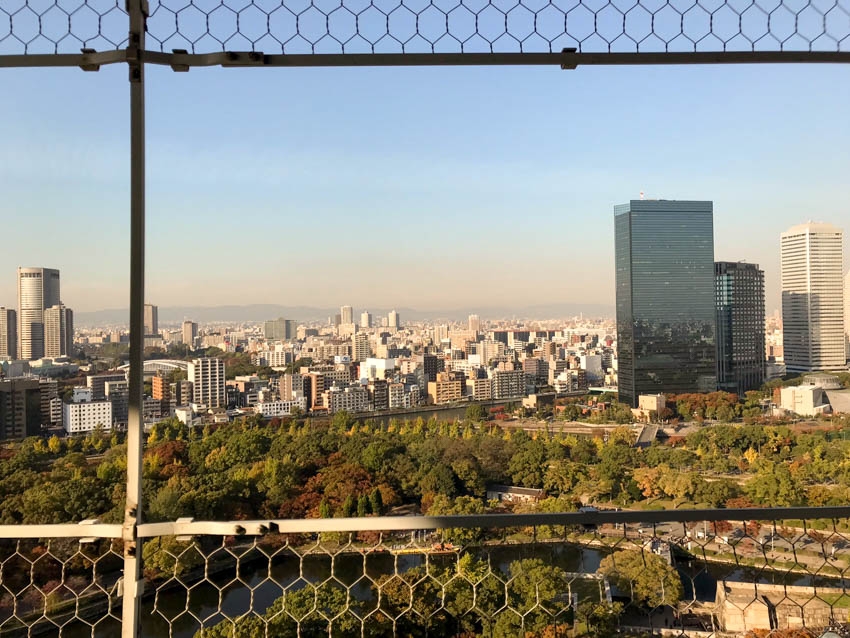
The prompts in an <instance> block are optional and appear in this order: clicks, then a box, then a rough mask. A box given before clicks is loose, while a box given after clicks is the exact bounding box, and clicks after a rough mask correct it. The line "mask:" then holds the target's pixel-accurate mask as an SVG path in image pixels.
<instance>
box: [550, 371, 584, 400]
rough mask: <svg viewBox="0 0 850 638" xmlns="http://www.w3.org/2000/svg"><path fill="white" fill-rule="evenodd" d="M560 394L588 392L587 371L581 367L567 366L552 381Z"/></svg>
mask: <svg viewBox="0 0 850 638" xmlns="http://www.w3.org/2000/svg"><path fill="white" fill-rule="evenodd" d="M552 387H553V388H555V392H556V393H558V394H570V393H576V392H587V373H586V372H585V371H584V370H582V369H581V368H566V369H564V370H562V371H561V372H559V373H558V376H557V377H555V379H554V381H553V382H552Z"/></svg>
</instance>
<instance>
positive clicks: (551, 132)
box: [0, 66, 850, 314]
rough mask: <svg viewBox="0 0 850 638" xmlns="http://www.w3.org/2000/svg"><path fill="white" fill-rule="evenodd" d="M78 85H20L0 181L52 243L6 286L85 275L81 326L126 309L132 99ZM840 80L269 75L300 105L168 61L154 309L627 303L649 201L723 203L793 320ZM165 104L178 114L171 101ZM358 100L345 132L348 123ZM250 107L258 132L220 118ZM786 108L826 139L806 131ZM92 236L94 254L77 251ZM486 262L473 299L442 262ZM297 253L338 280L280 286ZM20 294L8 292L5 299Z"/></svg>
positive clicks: (753, 74)
mask: <svg viewBox="0 0 850 638" xmlns="http://www.w3.org/2000/svg"><path fill="white" fill-rule="evenodd" d="M75 73H76V70H74V71H67V70H65V71H63V70H52V71H46V70H45V71H38V72H35V73H30V72H28V71H27V72H18V71H10V72H9V73H8V74H7V76H6V77H7V81H8V82H9V90H10V91H16V95H19V96H20V99H19V100H16V103H15V104H14V105H13V104H11V103H5V104H3V105H0V114H2V115H3V116H4V117H6V119H7V120H8V121H15V122H16V126H15V127H14V128H13V129H12V130H10V131H9V132H8V133H9V135H8V139H7V144H5V145H4V148H3V150H0V153H2V154H3V155H2V156H3V157H4V159H6V160H8V161H6V162H4V165H6V166H8V167H9V170H8V171H5V172H4V174H3V175H2V176H0V188H2V189H3V192H4V194H5V197H6V200H5V202H4V205H5V206H7V207H8V208H9V210H13V211H16V212H17V214H18V215H20V216H21V218H22V219H30V220H33V221H34V222H37V223H38V224H40V225H48V226H49V227H51V228H52V229H53V231H54V232H51V233H49V234H44V235H43V236H42V237H41V238H40V240H39V241H40V244H39V246H38V249H39V251H40V255H41V256H40V257H38V258H35V257H34V256H33V253H32V251H33V248H34V247H35V246H34V244H33V243H32V242H33V240H32V233H31V229H30V228H29V227H28V225H27V224H20V225H17V226H15V227H13V228H10V229H8V242H7V245H8V249H7V250H5V251H4V254H3V255H2V256H0V272H9V270H10V269H13V268H15V267H17V266H18V265H20V264H27V263H30V262H32V261H34V260H35V261H37V262H45V263H52V264H56V265H59V266H60V267H61V268H62V269H63V272H64V273H65V278H66V281H67V282H68V284H67V285H66V286H65V289H64V292H65V295H64V296H65V301H66V302H67V303H68V304H69V305H71V306H72V307H74V308H75V309H76V310H77V311H78V312H80V311H82V312H86V311H92V310H100V309H105V308H125V307H126V306H127V299H128V296H129V292H128V281H129V275H128V259H127V252H126V250H127V241H128V219H127V215H126V214H124V213H125V212H126V197H125V194H126V188H127V167H126V148H124V146H123V145H124V144H125V141H124V138H123V137H122V135H120V134H119V133H121V132H123V131H124V130H125V129H126V127H127V122H126V117H125V110H124V99H125V95H124V92H123V91H122V90H119V86H120V85H118V84H116V83H115V82H114V79H115V78H114V77H113V76H112V75H111V74H113V73H116V74H117V73H118V69H114V68H113V69H109V68H104V69H102V70H101V72H100V73H98V74H91V75H87V76H86V77H85V82H86V85H85V87H86V88H85V90H84V91H82V92H80V93H81V99H80V100H79V101H73V102H70V103H67V104H66V106H65V109H64V110H63V112H62V113H60V114H56V113H54V112H53V111H54V109H52V108H51V105H52V104H54V103H56V102H57V101H59V100H61V99H62V96H63V95H67V91H68V90H69V88H68V87H69V86H70V85H71V84H72V83H76V82H77V81H78V76H77V75H75ZM843 73H846V70H841V69H836V68H834V67H830V66H823V67H817V68H806V69H801V68H799V67H794V66H788V67H783V68H782V69H777V68H773V67H755V66H753V67H748V66H744V67H735V68H723V69H713V68H711V69H706V68H695V69H677V68H669V69H666V68H665V69H658V68H651V69H650V68H647V69H594V72H593V73H592V74H590V73H587V72H586V71H582V70H578V71H576V72H575V73H563V72H561V71H556V70H548V69H532V70H527V69H522V70H515V69H501V70H499V71H498V76H497V75H496V72H495V71H492V70H487V69H467V70H462V69H451V70H448V69H417V70H415V71H408V70H404V72H401V71H398V70H380V69H372V70H362V71H361V70H359V71H354V70H341V69H326V70H322V71H321V72H318V73H313V72H311V71H301V70H286V71H271V70H269V75H267V76H266V77H270V78H272V79H274V78H285V79H286V80H287V81H291V80H296V81H301V80H303V82H304V83H303V87H304V90H305V92H311V94H312V96H313V97H311V99H307V98H306V97H305V98H304V99H300V98H299V96H298V95H295V96H294V97H293V96H292V94H291V92H287V91H286V90H285V88H282V87H280V86H279V84H281V83H277V82H274V81H272V82H268V83H263V85H262V86H261V85H258V84H256V83H255V82H253V80H252V78H250V77H246V76H251V72H248V73H246V74H238V75H237V74H232V73H228V71H226V70H216V71H212V70H209V71H199V72H198V73H193V74H189V76H180V81H179V82H178V81H177V80H175V78H174V76H173V74H172V72H171V71H170V70H161V69H151V72H150V80H151V81H150V86H149V89H148V90H149V94H150V97H151V100H150V101H151V104H152V105H153V106H152V108H151V112H150V113H149V121H148V136H149V140H148V157H149V159H150V165H149V167H148V175H149V183H148V204H149V209H148V229H149V237H148V268H147V297H148V300H149V301H151V302H153V303H157V304H158V305H160V306H161V307H163V308H165V307H169V306H176V305H187V304H194V305H204V306H212V305H219V304H221V303H237V304H248V303H256V302H259V301H265V300H268V299H269V297H270V296H273V297H274V298H275V300H276V301H277V300H279V301H280V302H281V303H290V304H303V305H313V306H326V307H330V306H338V305H339V303H341V301H343V300H345V299H346V298H349V299H351V300H352V302H354V300H356V303H358V304H360V307H366V308H370V307H375V306H382V307H386V306H390V307H392V306H398V307H414V308H425V307H427V308H452V307H457V306H459V305H460V304H461V302H463V303H464V304H469V305H470V306H472V307H473V308H474V307H482V306H486V305H488V304H487V302H488V300H490V299H492V298H499V297H501V296H502V295H503V291H504V290H506V289H509V290H511V291H512V295H513V296H514V299H513V301H514V302H515V303H516V304H517V305H520V306H527V305H533V304H540V303H546V302H548V301H549V300H551V299H559V300H574V301H586V302H589V303H600V304H607V305H609V306H613V296H614V295H613V290H614V276H613V268H612V267H611V266H610V264H611V262H612V259H611V257H612V256H613V246H612V245H611V242H610V237H611V233H612V232H613V225H612V222H611V220H610V218H609V217H610V216H609V215H608V214H607V211H609V210H610V208H611V206H613V205H615V204H617V203H620V202H622V201H625V200H627V199H630V198H637V197H638V195H639V193H640V192H641V191H644V192H645V193H646V196H647V197H649V198H667V199H699V198H703V199H711V200H713V201H714V202H715V222H716V224H715V225H716V228H717V236H716V238H715V246H716V251H715V253H716V254H715V257H716V258H717V259H718V260H724V261H747V262H752V263H758V264H759V265H760V267H761V268H762V269H764V270H765V284H766V293H767V306H768V314H771V313H772V311H773V310H775V309H778V308H779V254H778V250H777V249H776V243H775V238H776V237H777V236H778V235H779V234H780V233H781V232H782V231H783V230H785V229H786V228H788V227H790V226H792V225H794V224H798V223H800V222H802V221H805V220H807V219H809V218H812V219H816V220H823V221H826V222H831V223H836V224H839V225H840V224H841V221H842V219H847V218H848V209H847V204H846V203H845V200H846V197H844V195H845V193H844V182H845V178H846V176H845V175H844V174H843V173H844V167H846V166H847V165H848V163H850V156H848V153H849V152H850V151H848V149H850V143H848V142H850V129H848V127H846V126H843V125H836V123H843V122H845V120H844V119H843V112H842V106H841V105H842V104H846V103H847V98H850V88H848V86H850V83H847V82H842V81H839V80H841V78H843V77H844V75H843ZM169 74H171V75H169ZM494 77H500V78H504V79H505V81H504V82H494V81H493V79H494ZM721 78H722V81H721ZM578 79H580V81H577V80H578ZM436 87H439V88H440V91H434V89H435V88H436ZM355 89H356V90H355ZM836 92H837V93H836ZM160 93H162V94H166V95H168V100H167V101H165V102H163V101H162V100H157V99H156V97H157V96H158V95H159V94H160ZM623 93H628V94H629V95H630V96H632V97H631V99H630V103H629V112H630V115H631V117H629V118H623V117H619V116H618V113H619V114H620V115H621V110H622V108H623V107H622V102H621V100H620V99H619V96H620V95H622V94H623ZM342 95H344V96H345V97H346V109H347V111H348V114H349V115H350V120H351V121H350V122H349V123H348V124H347V125H345V126H343V125H341V124H340V123H339V122H338V121H337V120H335V119H334V118H333V117H332V110H334V109H335V108H336V106H335V105H337V104H339V99H340V96H342ZM827 96H829V99H827ZM246 99H247V100H251V102H252V105H253V106H252V108H254V109H255V111H254V112H255V114H256V117H253V118H252V121H253V122H254V123H248V122H247V121H242V120H238V124H236V125H233V126H230V125H227V126H223V125H222V123H223V122H227V121H229V120H228V119H226V118H229V117H231V116H232V114H234V113H236V112H238V111H239V110H240V109H242V108H243V106H244V105H243V100H246ZM160 103H167V104H168V108H167V109H166V108H161V107H158V106H156V105H157V104H160ZM718 103H722V104H728V105H729V106H728V107H727V108H723V109H717V108H716V107H715V106H713V105H715V104H718ZM198 104H207V105H212V104H214V105H215V106H210V107H205V108H204V109H198ZM660 104H664V105H665V108H663V109H660V108H659V105H660ZM777 104H781V105H782V107H781V108H777V107H776V105H777ZM484 105H486V108H485V107H484ZM308 106H309V108H308ZM447 109H451V110H450V111H447ZM48 110H49V111H50V113H51V117H50V118H48V117H46V113H47V112H48ZM446 112H450V113H451V114H452V115H451V117H446V116H445V114H446ZM789 112H794V113H795V114H797V115H798V116H799V117H804V118H805V119H806V121H807V125H806V126H805V127H797V128H794V127H789V126H788V123H787V114H788V113H789ZM529 113H534V115H535V117H533V118H529V117H528V114H529ZM234 121H237V120H234ZM296 122H297V123H298V124H297V126H296V125H295V123H296ZM638 122H639V124H636V123H638ZM213 129H214V130H215V133H216V134H215V135H210V132H211V130H213ZM493 131H499V133H498V135H493ZM670 149H673V150H674V151H675V152H670ZM7 154H8V155H7ZM636 157H640V161H639V162H636V161H635V158H636ZM801 157H806V158H807V159H806V162H799V161H797V160H798V159H799V158H801ZM45 171H48V172H50V174H51V176H52V177H51V180H49V182H47V183H45V182H44V180H42V179H40V177H39V176H41V175H43V174H44V172H45ZM778 185H781V187H780V186H778ZM836 202H838V203H837V204H836ZM116 212H118V213H121V214H116ZM367 220H368V223H364V222H365V221H367ZM367 229H368V231H367ZM83 230H85V231H86V232H87V235H86V236H87V242H88V243H87V244H86V245H88V246H90V247H91V246H95V247H96V253H94V254H96V255H97V257H96V258H92V255H93V253H92V250H91V249H89V250H81V246H82V244H80V243H79V242H72V241H68V238H70V237H75V236H76V235H78V234H79V233H80V232H82V231H83ZM322 235H325V236H322ZM517 238H521V239H524V241H515V240H516V239H517ZM318 240H321V242H322V246H323V251H322V253H321V259H318V260H317V259H316V256H317V255H316V254H315V250H316V249H315V246H316V245H317V241H318ZM196 244H198V245H197V246H196ZM201 245H203V247H201ZM352 246H357V247H358V249H357V251H355V252H354V253H351V254H349V249H350V248H351V247H352ZM360 247H371V248H373V249H374V254H372V255H368V257H367V254H364V253H363V252H362V251H360ZM489 248H492V249H494V250H495V252H494V253H490V252H488V253H487V254H488V259H487V260H486V263H487V266H486V268H485V269H484V270H483V271H482V273H481V277H480V278H479V280H478V281H477V282H476V286H475V287H474V288H473V289H471V290H470V289H468V288H465V287H464V286H463V285H462V284H460V283H457V282H456V281H455V280H456V276H455V273H454V268H455V264H454V262H453V261H452V260H441V259H439V258H438V257H440V256H441V255H457V254H464V253H469V254H470V255H472V254H476V253H477V252H480V251H482V250H485V249H489ZM355 254H356V255H357V256H356V257H354V256H353V255H355ZM47 255H49V257H50V258H49V259H48V258H47V257H46V256H47ZM246 255H250V259H251V260H252V263H253V264H257V265H259V266H262V268H251V275H252V276H251V277H250V278H248V279H247V280H246V278H245V277H244V274H245V273H244V272H243V271H242V269H241V268H239V267H238V260H239V259H244V258H245V256H246ZM500 255H501V258H500ZM435 257H436V258H435ZM299 262H310V263H311V268H312V269H314V272H313V274H314V276H318V277H320V280H321V281H322V286H316V285H315V281H316V280H315V279H314V278H288V277H285V276H282V275H281V273H285V272H287V269H289V268H291V266H292V264H294V263H299ZM316 262H318V263H316ZM401 265H404V266H406V267H399V266H401ZM176 273H179V276H175V274H176ZM210 281H215V282H216V285H215V286H210V285H208V282H210ZM587 281H592V282H593V283H594V285H593V286H590V287H588V286H587V285H586V283H587ZM376 282H378V283H379V284H380V285H376ZM435 284H439V285H435ZM13 286H14V281H10V280H9V279H8V278H7V277H0V298H1V299H4V300H5V301H3V303H5V304H6V305H7V306H10V305H11V303H12V299H13V297H10V293H13V292H14V288H13ZM225 300H226V301H225Z"/></svg>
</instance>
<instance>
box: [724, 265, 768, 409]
mask: <svg viewBox="0 0 850 638" xmlns="http://www.w3.org/2000/svg"><path fill="white" fill-rule="evenodd" d="M714 273H715V277H716V285H717V384H718V387H719V389H721V390H724V391H726V392H734V393H737V394H739V395H741V396H743V395H744V393H745V392H747V391H748V390H758V389H759V388H760V387H761V385H762V384H763V383H764V374H765V361H766V359H765V335H764V330H765V325H764V271H763V270H761V269H760V268H759V267H758V264H748V263H744V262H729V261H718V262H716V263H715V264H714Z"/></svg>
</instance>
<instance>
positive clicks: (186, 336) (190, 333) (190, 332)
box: [183, 321, 198, 348]
mask: <svg viewBox="0 0 850 638" xmlns="http://www.w3.org/2000/svg"><path fill="white" fill-rule="evenodd" d="M197 337H198V324H196V323H195V322H194V321H184V322H183V343H184V344H186V345H187V346H189V347H190V348H194V347H195V339H196V338H197Z"/></svg>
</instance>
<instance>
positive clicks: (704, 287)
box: [614, 200, 717, 406]
mask: <svg viewBox="0 0 850 638" xmlns="http://www.w3.org/2000/svg"><path fill="white" fill-rule="evenodd" d="M713 214H714V209H713V205H712V202H696V201H668V200H632V201H630V202H629V203H628V204H622V205H620V206H615V207H614V229H615V254H616V288H617V355H618V380H619V381H618V386H619V398H620V401H622V402H623V403H627V404H629V405H632V406H636V405H637V401H638V396H639V395H641V394H656V393H659V392H664V393H673V394H679V393H685V392H713V391H714V390H716V389H717V371H716V357H717V352H716V345H715V312H716V311H715V302H714V297H715V290H714V289H715V283H714V219H713Z"/></svg>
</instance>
